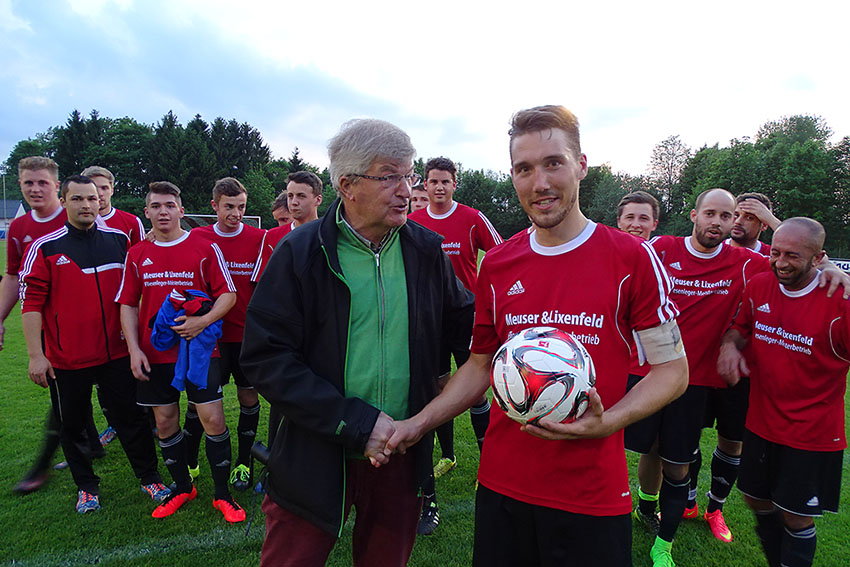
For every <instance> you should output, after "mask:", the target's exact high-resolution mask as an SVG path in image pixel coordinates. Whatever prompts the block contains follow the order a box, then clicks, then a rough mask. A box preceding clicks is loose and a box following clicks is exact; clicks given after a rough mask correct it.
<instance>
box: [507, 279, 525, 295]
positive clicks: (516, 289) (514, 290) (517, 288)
mask: <svg viewBox="0 0 850 567" xmlns="http://www.w3.org/2000/svg"><path fill="white" fill-rule="evenodd" d="M520 293H525V288H524V287H522V282H520V281H519V280H517V281H516V283H514V285H512V286H511V289H509V290H508V295H517V294H520Z"/></svg>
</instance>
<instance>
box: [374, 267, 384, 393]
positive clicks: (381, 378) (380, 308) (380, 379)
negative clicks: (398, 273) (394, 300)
mask: <svg viewBox="0 0 850 567" xmlns="http://www.w3.org/2000/svg"><path fill="white" fill-rule="evenodd" d="M375 268H376V271H377V275H378V296H379V297H378V311H379V312H380V313H381V319H380V323H379V325H378V346H379V347H380V349H381V350H380V356H379V369H378V400H379V402H380V404H381V407H384V406H385V405H386V400H385V399H384V397H385V392H384V356H385V352H384V323H385V322H386V315H387V305H386V303H387V302H386V298H385V297H384V278H383V277H382V276H381V253H380V252H375Z"/></svg>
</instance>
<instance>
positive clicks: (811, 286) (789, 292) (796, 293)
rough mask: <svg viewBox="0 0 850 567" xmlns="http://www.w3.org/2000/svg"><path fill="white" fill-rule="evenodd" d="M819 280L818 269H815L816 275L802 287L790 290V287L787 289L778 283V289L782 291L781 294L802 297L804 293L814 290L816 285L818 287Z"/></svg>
mask: <svg viewBox="0 0 850 567" xmlns="http://www.w3.org/2000/svg"><path fill="white" fill-rule="evenodd" d="M819 280H820V270H817V275H816V276H815V277H814V279H813V280H812V281H810V282H809V284H808V285H807V286H806V287H804V288H803V289H794V290H791V289H787V288H786V287H785V286H784V285H782V284H779V290H780V291H781V292H782V294H783V295H786V296H788V297H803V296H804V295H806V294H808V293H811V292H812V290H814V289H815V288H816V287H818V282H819Z"/></svg>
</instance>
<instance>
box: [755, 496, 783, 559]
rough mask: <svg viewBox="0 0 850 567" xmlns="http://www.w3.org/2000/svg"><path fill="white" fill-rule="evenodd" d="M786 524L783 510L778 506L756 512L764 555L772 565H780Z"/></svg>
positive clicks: (757, 532) (757, 528) (757, 529)
mask: <svg viewBox="0 0 850 567" xmlns="http://www.w3.org/2000/svg"><path fill="white" fill-rule="evenodd" d="M784 534H785V525H784V524H783V523H782V512H780V511H779V510H778V509H777V508H774V509H773V510H771V511H769V512H767V511H763V512H756V535H757V536H758V537H759V541H760V542H761V548H762V549H763V550H764V556H765V557H766V558H767V564H768V565H769V566H770V567H780V563H779V558H780V557H779V556H780V551H781V549H782V537H783V535H784Z"/></svg>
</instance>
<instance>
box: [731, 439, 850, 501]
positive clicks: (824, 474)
mask: <svg viewBox="0 0 850 567" xmlns="http://www.w3.org/2000/svg"><path fill="white" fill-rule="evenodd" d="M843 459H844V451H804V450H802V449H794V448H793V447H788V446H787V445H780V444H778V443H773V442H771V441H767V440H766V439H763V438H762V437H759V436H758V435H756V434H755V433H753V432H752V431H750V430H749V429H747V430H745V431H744V450H743V453H741V471H740V473H739V476H738V490H740V491H741V492H743V493H744V494H746V495H747V496H750V497H752V498H755V499H757V500H770V501H771V502H773V503H774V504H775V505H776V506H777V507H778V508H780V509H782V510H785V511H787V512H791V513H792V514H797V515H798V516H822V515H823V513H824V511H826V512H838V500H839V498H840V495H841V464H842V461H843Z"/></svg>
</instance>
